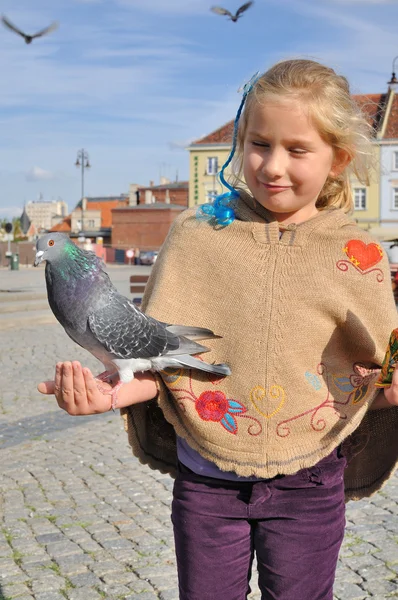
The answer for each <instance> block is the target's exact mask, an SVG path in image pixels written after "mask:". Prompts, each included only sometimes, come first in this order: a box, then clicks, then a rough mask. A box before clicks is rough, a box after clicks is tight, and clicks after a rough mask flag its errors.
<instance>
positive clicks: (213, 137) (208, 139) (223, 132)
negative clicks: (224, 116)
mask: <svg viewBox="0 0 398 600" xmlns="http://www.w3.org/2000/svg"><path fill="white" fill-rule="evenodd" d="M233 132H234V121H233V120H232V121H229V122H228V123H226V124H225V125H223V126H222V127H219V128H218V129H216V130H215V131H213V132H212V133H209V135H205V137H203V138H200V139H199V140H196V141H195V142H193V144H201V145H205V144H228V145H231V144H232V135H233Z"/></svg>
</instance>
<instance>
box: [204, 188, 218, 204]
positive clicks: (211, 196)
mask: <svg viewBox="0 0 398 600" xmlns="http://www.w3.org/2000/svg"><path fill="white" fill-rule="evenodd" d="M216 196H217V191H216V190H207V191H206V202H213V200H214V199H215V198H216Z"/></svg>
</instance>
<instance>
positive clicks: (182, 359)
mask: <svg viewBox="0 0 398 600" xmlns="http://www.w3.org/2000/svg"><path fill="white" fill-rule="evenodd" d="M36 250H37V251H36V259H35V263H34V264H35V266H37V265H38V264H40V263H41V262H42V261H44V260H45V261H46V269H45V273H46V284H47V296H48V301H49V304H50V307H51V309H52V311H53V313H54V315H55V316H56V318H57V319H58V321H59V322H60V323H61V325H62V326H63V327H64V329H65V331H66V333H67V334H68V335H69V337H70V338H71V339H72V340H74V341H75V342H76V343H77V344H79V345H80V346H82V347H83V348H85V349H86V350H88V351H89V352H91V354H93V355H94V356H95V357H96V358H98V359H99V360H100V361H101V362H102V363H103V364H104V366H105V369H106V370H109V369H113V370H116V369H117V371H118V372H119V377H120V380H121V381H122V382H127V381H131V379H133V377H134V373H135V372H137V371H146V370H149V369H152V370H162V369H164V368H166V367H167V366H174V367H175V366H179V367H181V368H189V369H191V368H192V369H199V370H202V371H207V372H211V373H217V374H219V375H229V374H230V372H231V371H230V369H229V367H228V366H227V365H225V364H217V365H210V364H208V363H205V362H204V361H202V360H199V359H196V358H193V357H192V356H191V355H193V354H200V353H203V352H208V351H209V348H208V347H206V346H204V345H202V344H198V343H197V341H196V340H202V339H215V338H218V337H219V336H217V335H215V334H214V333H213V332H212V331H211V330H210V329H205V328H202V327H193V326H185V325H174V324H168V323H163V322H161V321H158V320H156V319H154V318H152V317H150V316H148V315H145V314H144V313H143V312H141V311H140V310H139V309H137V307H136V306H135V305H134V303H133V302H131V301H130V300H129V299H128V298H126V297H125V296H123V295H122V294H120V293H119V292H118V291H117V289H116V288H115V287H114V285H113V284H112V282H111V280H110V278H109V276H108V274H107V273H106V272H105V271H104V269H103V265H102V263H101V261H100V260H99V259H98V258H97V257H96V256H95V254H94V253H92V252H87V251H85V250H82V249H80V248H78V247H77V246H76V245H75V244H74V243H73V242H72V241H71V240H70V239H69V238H68V236H66V235H65V234H62V233H49V234H46V235H44V236H43V237H41V238H40V239H39V240H38V241H37V244H36Z"/></svg>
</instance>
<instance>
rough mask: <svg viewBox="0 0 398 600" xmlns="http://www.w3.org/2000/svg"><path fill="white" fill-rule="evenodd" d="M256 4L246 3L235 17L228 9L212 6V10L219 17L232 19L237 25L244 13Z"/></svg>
mask: <svg viewBox="0 0 398 600" xmlns="http://www.w3.org/2000/svg"><path fill="white" fill-rule="evenodd" d="M252 4H254V2H253V1H252V2H246V4H242V6H241V7H240V8H238V10H237V11H236V13H235V14H234V15H233V14H232V13H231V12H229V10H227V9H226V8H222V7H221V6H212V7H211V9H210V10H212V11H213V12H214V13H216V14H217V15H224V16H227V17H229V18H230V20H231V21H233V22H234V23H236V21H237V20H238V19H239V18H240V17H241V16H242V15H243V13H244V12H245V11H246V10H247V9H248V8H250V7H251V5H252Z"/></svg>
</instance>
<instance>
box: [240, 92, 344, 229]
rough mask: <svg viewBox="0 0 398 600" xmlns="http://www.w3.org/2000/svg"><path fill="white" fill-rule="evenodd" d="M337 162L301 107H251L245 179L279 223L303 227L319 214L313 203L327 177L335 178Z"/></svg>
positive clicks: (287, 102)
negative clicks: (301, 225)
mask: <svg viewBox="0 0 398 600" xmlns="http://www.w3.org/2000/svg"><path fill="white" fill-rule="evenodd" d="M335 162H336V161H335V157H334V152H333V148H332V147H331V146H330V145H329V144H327V143H326V142H325V141H324V140H323V139H322V138H321V136H320V135H319V133H318V131H317V129H315V127H314V125H313V124H312V123H311V121H310V120H309V118H308V116H307V115H306V114H305V112H304V111H303V109H302V108H301V107H300V104H299V103H297V102H293V101H292V100H283V101H277V102H275V101H274V102H271V103H268V104H267V105H260V104H258V103H257V102H255V103H254V104H253V105H252V108H251V112H250V114H249V115H248V122H247V129H246V135H245V138H244V149H243V173H244V177H245V180H246V183H247V186H248V188H249V189H250V191H251V193H252V194H253V196H254V198H255V199H256V200H257V201H258V202H259V203H260V204H261V205H262V206H264V207H265V208H267V209H268V210H269V211H271V213H273V215H274V217H275V218H276V219H277V220H278V221H279V222H283V223H285V224H289V223H301V222H303V221H306V220H307V219H310V218H311V217H313V216H314V215H315V214H316V213H317V212H318V211H317V208H316V206H315V203H316V201H317V198H318V196H319V194H320V192H321V190H322V188H323V185H324V183H325V181H326V179H327V177H328V176H329V175H333V174H336V171H334V168H337V165H335Z"/></svg>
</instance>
